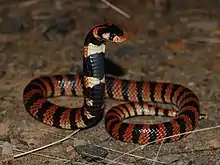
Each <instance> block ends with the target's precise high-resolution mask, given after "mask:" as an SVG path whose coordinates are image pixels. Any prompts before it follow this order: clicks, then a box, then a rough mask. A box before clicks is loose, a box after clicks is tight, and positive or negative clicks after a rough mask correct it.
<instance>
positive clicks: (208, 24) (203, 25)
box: [187, 21, 218, 30]
mask: <svg viewBox="0 0 220 165" xmlns="http://www.w3.org/2000/svg"><path fill="white" fill-rule="evenodd" d="M187 26H188V27H189V28H198V29H203V30H215V29H216V28H217V27H218V24H217V22H215V21H198V22H191V23H188V24H187Z"/></svg>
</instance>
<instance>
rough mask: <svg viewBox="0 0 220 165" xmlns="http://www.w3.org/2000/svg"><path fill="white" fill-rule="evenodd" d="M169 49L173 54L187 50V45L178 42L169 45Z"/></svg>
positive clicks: (181, 41) (180, 41)
mask: <svg viewBox="0 0 220 165" xmlns="http://www.w3.org/2000/svg"><path fill="white" fill-rule="evenodd" d="M168 49H169V50H170V51H172V52H182V51H184V50H185V49H186V44H185V42H184V41H183V40H178V41H176V42H174V43H169V44H168Z"/></svg>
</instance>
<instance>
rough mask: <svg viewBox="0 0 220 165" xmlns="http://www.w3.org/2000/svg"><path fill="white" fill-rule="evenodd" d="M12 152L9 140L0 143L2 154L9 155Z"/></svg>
mask: <svg viewBox="0 0 220 165" xmlns="http://www.w3.org/2000/svg"><path fill="white" fill-rule="evenodd" d="M12 153H13V145H12V144H11V143H9V142H7V141H6V142H4V143H3V144H2V155H9V154H12Z"/></svg>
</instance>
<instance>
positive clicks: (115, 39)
mask: <svg viewBox="0 0 220 165" xmlns="http://www.w3.org/2000/svg"><path fill="white" fill-rule="evenodd" d="M125 40H126V36H125V35H123V36H115V37H114V38H113V42H117V43H118V42H123V41H125Z"/></svg>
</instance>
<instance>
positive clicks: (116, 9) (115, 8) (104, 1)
mask: <svg viewBox="0 0 220 165" xmlns="http://www.w3.org/2000/svg"><path fill="white" fill-rule="evenodd" d="M101 1H102V2H103V3H104V4H106V5H107V6H109V7H111V8H112V9H114V10H115V11H117V12H119V13H120V14H122V15H123V16H125V17H127V18H131V16H130V15H129V14H128V13H126V12H124V11H123V10H121V9H119V8H118V7H116V6H115V5H113V4H111V3H110V2H108V1H107V0H101Z"/></svg>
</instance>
